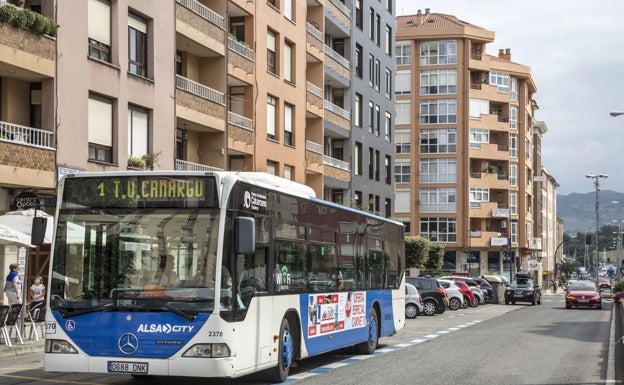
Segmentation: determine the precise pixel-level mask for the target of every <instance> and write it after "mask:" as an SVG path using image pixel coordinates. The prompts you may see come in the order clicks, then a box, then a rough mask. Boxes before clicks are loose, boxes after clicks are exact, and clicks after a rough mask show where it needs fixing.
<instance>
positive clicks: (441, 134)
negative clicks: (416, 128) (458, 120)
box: [419, 128, 457, 154]
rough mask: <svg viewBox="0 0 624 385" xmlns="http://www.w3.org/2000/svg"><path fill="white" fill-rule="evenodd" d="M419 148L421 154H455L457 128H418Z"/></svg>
mask: <svg viewBox="0 0 624 385" xmlns="http://www.w3.org/2000/svg"><path fill="white" fill-rule="evenodd" d="M419 148H420V153H421V154H455V153H457V129H455V128H441V129H427V130H420V134H419Z"/></svg>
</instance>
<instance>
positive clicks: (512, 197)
mask: <svg viewBox="0 0 624 385" xmlns="http://www.w3.org/2000/svg"><path fill="white" fill-rule="evenodd" d="M509 213H510V214H511V215H518V192H517V191H513V190H512V191H509Z"/></svg>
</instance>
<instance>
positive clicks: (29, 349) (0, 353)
mask: <svg viewBox="0 0 624 385" xmlns="http://www.w3.org/2000/svg"><path fill="white" fill-rule="evenodd" d="M11 343H12V344H13V347H8V346H7V345H6V344H5V343H4V340H2V345H0V358H3V357H11V356H20V355H23V354H31V353H39V352H40V353H42V354H43V348H44V345H45V341H44V340H43V339H39V342H37V341H35V340H24V345H21V344H20V343H19V341H17V342H15V341H13V340H12V341H11Z"/></svg>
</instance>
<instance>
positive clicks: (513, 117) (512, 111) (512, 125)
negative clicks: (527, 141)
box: [509, 106, 518, 130]
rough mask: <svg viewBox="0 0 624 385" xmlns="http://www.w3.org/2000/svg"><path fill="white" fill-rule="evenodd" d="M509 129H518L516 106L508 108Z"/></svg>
mask: <svg viewBox="0 0 624 385" xmlns="http://www.w3.org/2000/svg"><path fill="white" fill-rule="evenodd" d="M509 129H511V130H517V129H518V106H509Z"/></svg>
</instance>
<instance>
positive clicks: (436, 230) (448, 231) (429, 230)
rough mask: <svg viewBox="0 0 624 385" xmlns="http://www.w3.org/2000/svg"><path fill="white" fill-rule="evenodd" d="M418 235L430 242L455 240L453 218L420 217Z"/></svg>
mask: <svg viewBox="0 0 624 385" xmlns="http://www.w3.org/2000/svg"><path fill="white" fill-rule="evenodd" d="M420 236H422V237H426V238H428V239H429V240H430V241H432V242H457V220H456V219H455V218H420Z"/></svg>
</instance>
